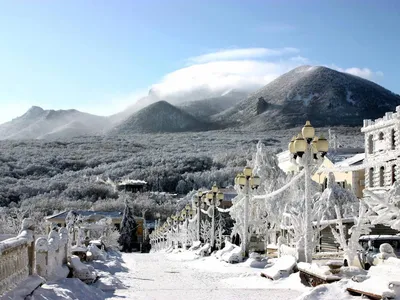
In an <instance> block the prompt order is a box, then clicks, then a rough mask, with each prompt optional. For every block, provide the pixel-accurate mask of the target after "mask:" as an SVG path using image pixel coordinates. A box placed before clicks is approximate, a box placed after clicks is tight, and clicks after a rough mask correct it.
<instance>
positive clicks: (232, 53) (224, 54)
mask: <svg viewBox="0 0 400 300" xmlns="http://www.w3.org/2000/svg"><path fill="white" fill-rule="evenodd" d="M298 52H299V49H297V48H291V47H286V48H280V49H269V48H242V49H226V50H219V51H217V52H213V53H207V54H203V55H199V56H196V57H192V58H190V59H189V61H191V62H194V63H206V62H211V61H221V60H240V59H249V58H262V57H268V56H281V55H286V54H295V53H298Z"/></svg>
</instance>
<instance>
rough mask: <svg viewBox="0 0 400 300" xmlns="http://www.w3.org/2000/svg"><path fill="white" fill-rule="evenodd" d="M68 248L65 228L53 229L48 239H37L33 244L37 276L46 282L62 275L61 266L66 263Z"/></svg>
mask: <svg viewBox="0 0 400 300" xmlns="http://www.w3.org/2000/svg"><path fill="white" fill-rule="evenodd" d="M69 246H70V245H69V244H68V230H67V228H65V227H63V228H60V229H59V230H58V231H57V230H55V229H53V230H52V231H50V233H49V236H48V238H44V237H41V238H38V239H37V240H36V243H35V248H36V271H37V274H38V275H40V276H42V277H43V278H45V279H46V280H48V279H50V278H52V279H55V278H57V277H59V276H61V275H64V273H65V271H64V270H63V265H65V264H66V263H67V257H68V252H69ZM67 273H68V272H67ZM67 275H68V274H67ZM63 277H64V276H63Z"/></svg>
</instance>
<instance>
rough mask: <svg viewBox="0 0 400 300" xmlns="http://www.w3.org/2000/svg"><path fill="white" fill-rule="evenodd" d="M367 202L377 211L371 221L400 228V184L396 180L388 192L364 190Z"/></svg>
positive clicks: (396, 228)
mask: <svg viewBox="0 0 400 300" xmlns="http://www.w3.org/2000/svg"><path fill="white" fill-rule="evenodd" d="M364 195H365V196H366V197H365V198H364V201H365V203H366V204H367V205H368V207H369V208H370V209H371V210H372V211H373V212H374V213H375V215H374V216H371V223H372V224H373V225H375V224H384V225H386V226H390V227H391V228H393V229H395V230H400V184H399V183H397V182H395V183H394V184H393V186H392V188H391V189H390V190H389V191H388V192H387V193H380V194H378V193H374V192H372V191H369V190H364Z"/></svg>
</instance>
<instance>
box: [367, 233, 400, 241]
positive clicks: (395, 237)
mask: <svg viewBox="0 0 400 300" xmlns="http://www.w3.org/2000/svg"><path fill="white" fill-rule="evenodd" d="M360 240H400V236H398V235H389V234H381V235H379V234H374V235H363V236H360Z"/></svg>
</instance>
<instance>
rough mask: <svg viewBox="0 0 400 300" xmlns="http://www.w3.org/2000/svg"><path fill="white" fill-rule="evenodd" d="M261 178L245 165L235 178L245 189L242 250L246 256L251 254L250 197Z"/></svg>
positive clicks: (236, 182)
mask: <svg viewBox="0 0 400 300" xmlns="http://www.w3.org/2000/svg"><path fill="white" fill-rule="evenodd" d="M260 183H261V179H260V177H259V176H257V175H253V171H252V169H251V168H250V167H245V168H244V170H243V173H240V174H238V175H237V176H236V178H235V184H237V185H239V187H240V189H243V190H244V194H245V198H244V220H243V223H244V224H243V235H242V252H243V253H244V256H245V257H247V256H248V255H249V238H248V233H249V198H250V193H251V191H252V190H254V189H257V188H258V187H259V186H260Z"/></svg>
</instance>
